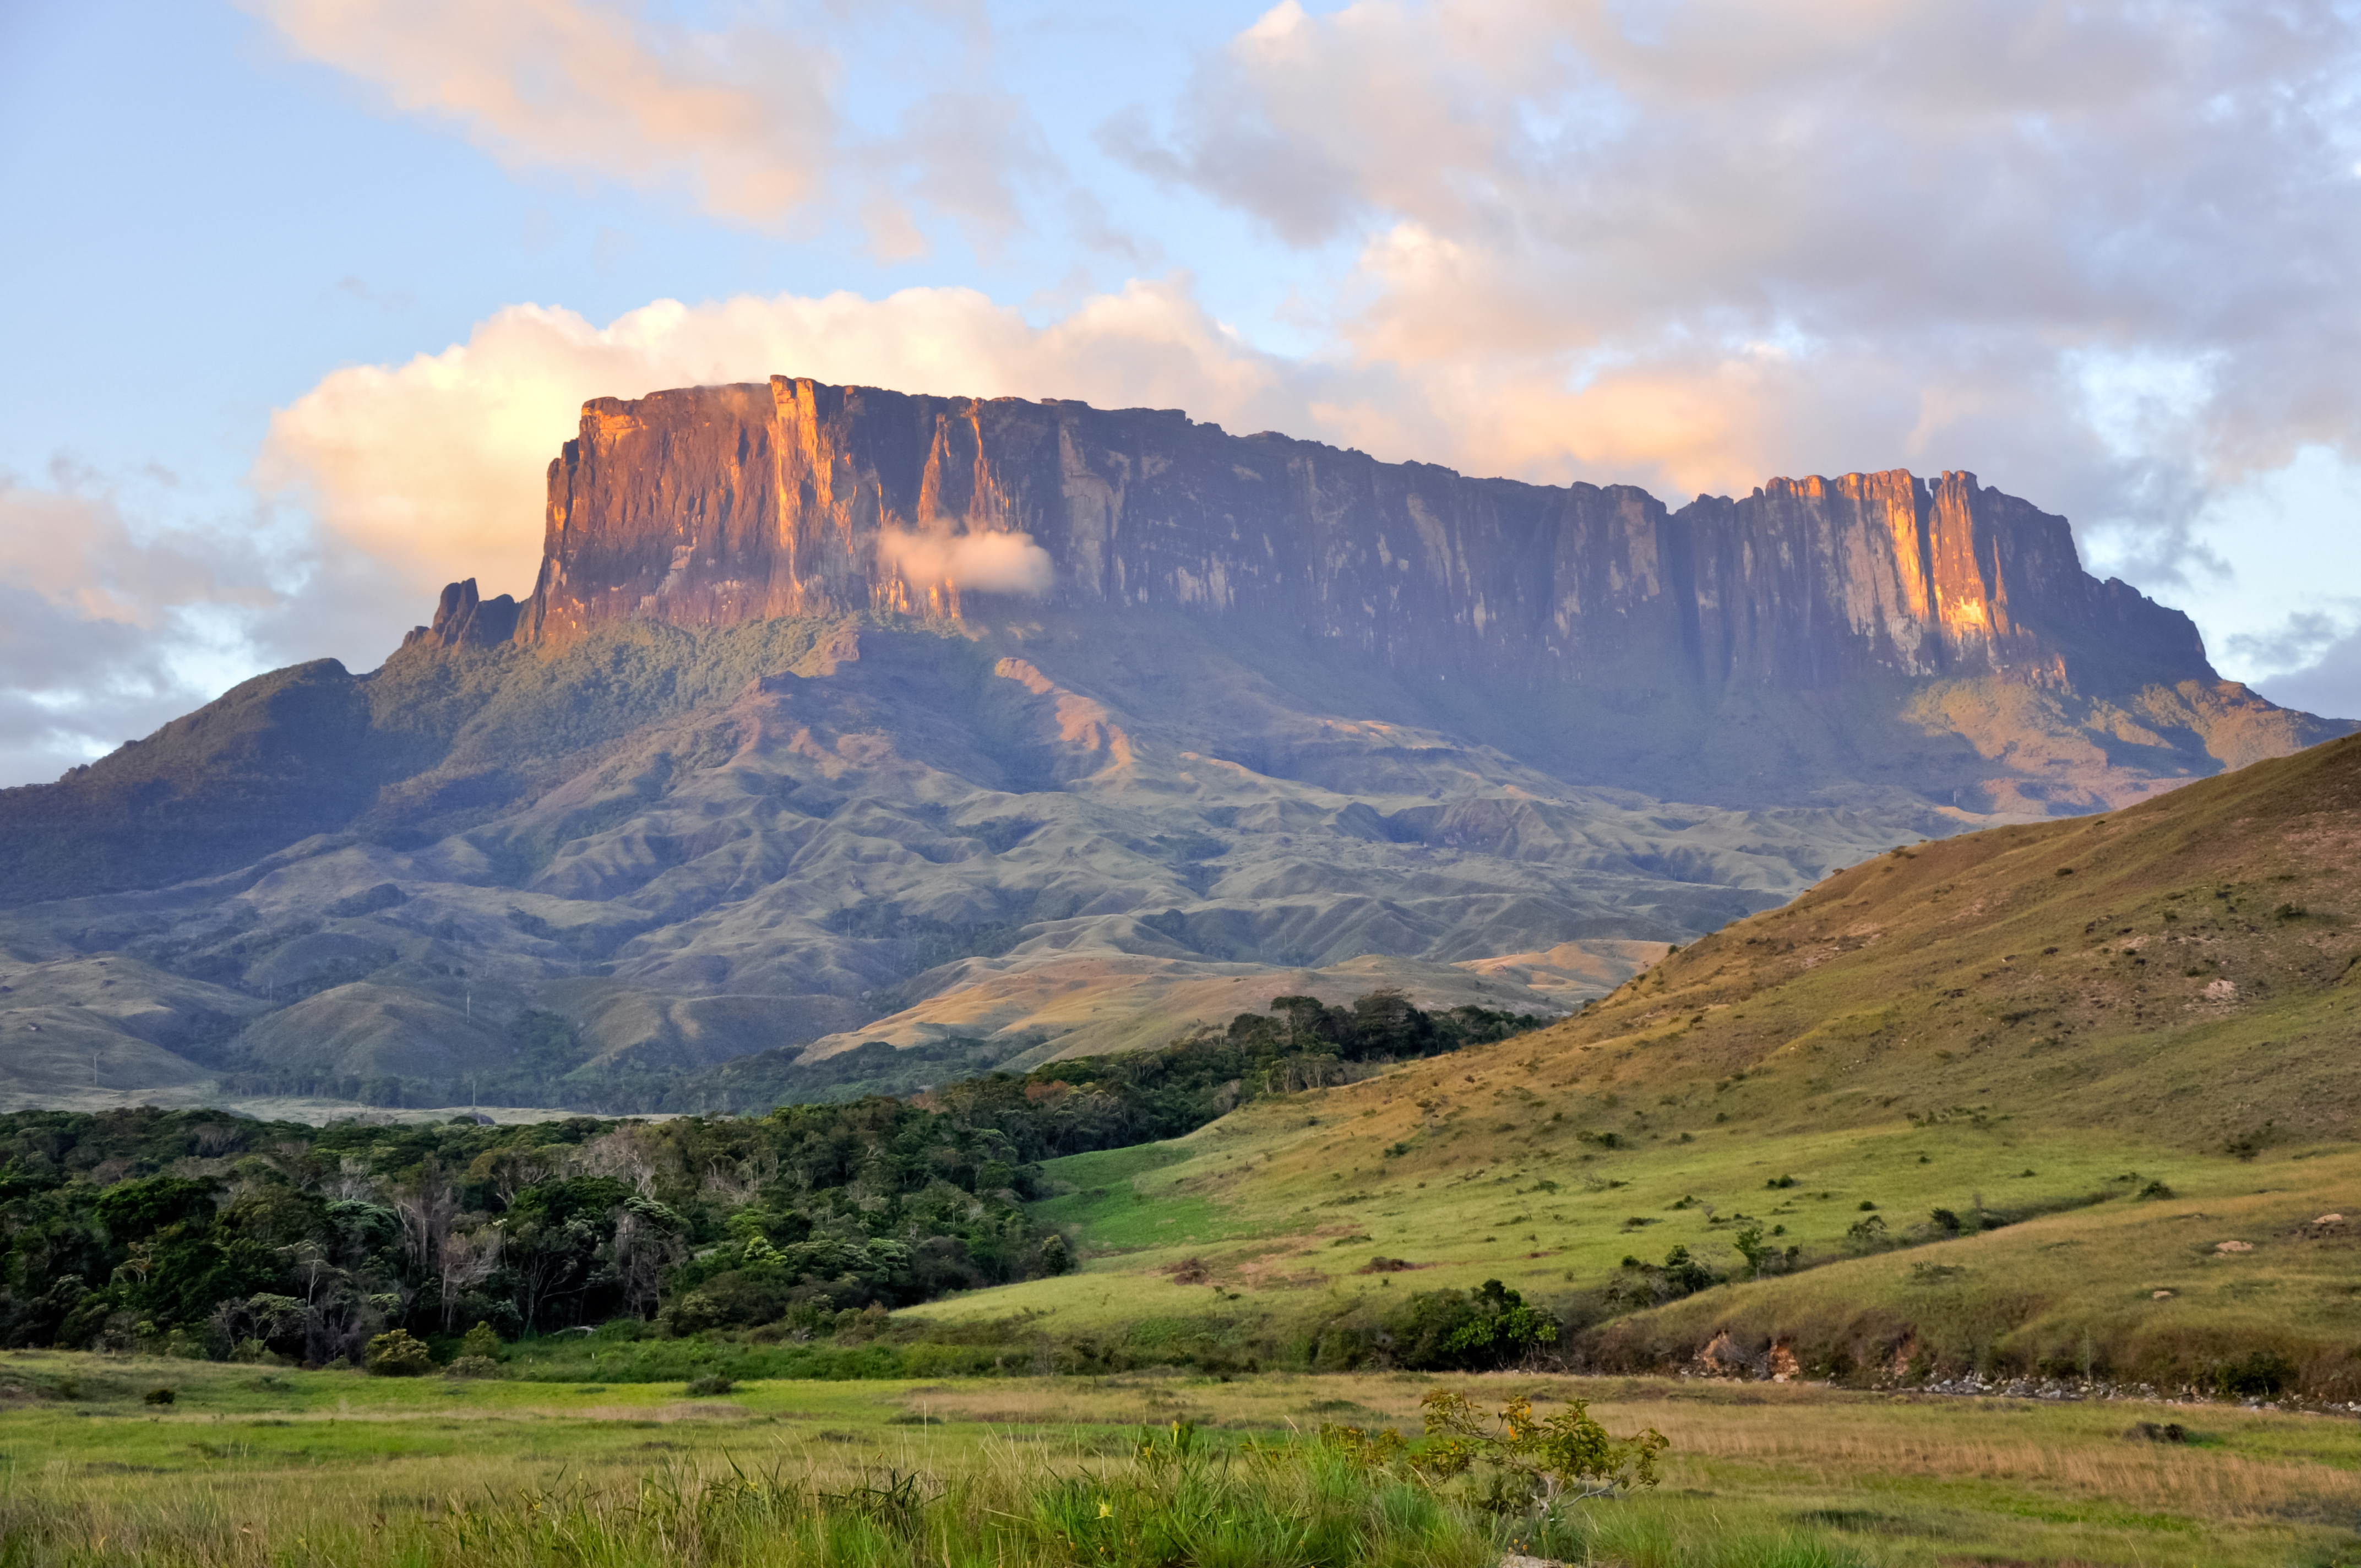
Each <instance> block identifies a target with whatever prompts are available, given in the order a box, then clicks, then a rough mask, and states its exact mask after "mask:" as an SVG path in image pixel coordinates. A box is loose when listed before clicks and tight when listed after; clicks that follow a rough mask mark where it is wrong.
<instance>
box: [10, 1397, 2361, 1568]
mask: <svg viewBox="0 0 2361 1568" xmlns="http://www.w3.org/2000/svg"><path fill="white" fill-rule="evenodd" d="M0 1382H5V1387H6V1388H7V1389H9V1390H11V1391H12V1396H11V1398H10V1399H9V1402H8V1403H7V1405H6V1406H5V1409H0V1453H5V1456H6V1457H5V1467H0V1477H5V1481H4V1482H0V1560H5V1561H7V1562H10V1563H28V1564H29V1563H73V1564H92V1565H97V1564H109V1565H112V1564H115V1563H135V1562H136V1563H169V1564H205V1565H210V1564H223V1565H225V1568H226V1565H232V1564H236V1565H241V1568H242V1565H244V1564H247V1563H253V1564H262V1563H272V1564H278V1563H337V1564H343V1563H352V1564H356V1565H360V1568H372V1565H374V1564H379V1563H387V1564H391V1563H416V1564H450V1565H452V1568H463V1565H464V1568H473V1565H475V1564H478V1563H654V1562H689V1563H749V1564H755V1563H762V1564H770V1563H779V1564H801V1563H876V1564H881V1565H884V1564H900V1563H911V1564H913V1565H915V1564H917V1563H941V1562H944V1561H946V1558H945V1556H944V1552H945V1551H946V1550H948V1551H949V1552H950V1557H949V1559H948V1561H950V1562H951V1563H953V1564H955V1565H959V1564H965V1563H986V1562H990V1563H1010V1564H1017V1563H1027V1564H1029V1563H1045V1564H1046V1563H1079V1562H1131V1561H1139V1562H1146V1561H1149V1560H1151V1558H1153V1560H1157V1561H1171V1562H1191V1563H1195V1562H1202V1563H1232V1564H1236V1565H1238V1568H1249V1565H1252V1564H1258V1563H1280V1562H1285V1563H1313V1562H1339V1563H1342V1562H1398V1563H1403V1564H1405V1565H1407V1564H1408V1563H1413V1562H1415V1563H1444V1564H1449V1563H1465V1564H1466V1568H1481V1564H1483V1563H1488V1562H1489V1561H1490V1559H1491V1555H1492V1554H1495V1553H1497V1552H1499V1551H1500V1550H1502V1549H1505V1548H1509V1547H1512V1546H1515V1545H1516V1544H1517V1543H1518V1542H1519V1541H1521V1542H1522V1543H1523V1549H1524V1550H1527V1551H1532V1552H1541V1553H1543V1554H1545V1555H1554V1556H1558V1557H1561V1558H1564V1559H1568V1560H1573V1561H1581V1560H1583V1558H1584V1556H1585V1554H1586V1553H1587V1554H1589V1555H1590V1556H1591V1557H1593V1558H1595V1559H1596V1560H1597V1561H1599V1562H1601V1563H1626V1564H1631V1565H1634V1568H1637V1565H1639V1564H1643V1563H1658V1564H1673V1563H1729V1564H1732V1565H1733V1568H1735V1565H1737V1564H1741V1563H1765V1564H1772V1563H1787V1564H1804V1563H1901V1564H1909V1563H1922V1564H1930V1565H1931V1564H1934V1563H1949V1562H1958V1561H1970V1560H1975V1559H1977V1558H1979V1557H1989V1558H1998V1559H2004V1560H2006V1559H2014V1560H2020V1561H2027V1562H2048V1561H2058V1560H2061V1559H2072V1560H2076V1561H2081V1562H2088V1563H2126V1564H2128V1563H2168V1562H2205V1563H2233V1564H2237V1563H2254V1564H2257V1565H2259V1564H2265V1563H2290V1562H2298V1561H2303V1560H2305V1559H2307V1558H2308V1557H2309V1558H2322V1557H2324V1555H2325V1554H2326V1553H2328V1552H2333V1551H2334V1550H2335V1549H2337V1548H2338V1547H2339V1546H2340V1545H2342V1544H2344V1543H2346V1542H2347V1541H2350V1540H2351V1534H2350V1531H2351V1527H2352V1522H2353V1521H2354V1520H2356V1519H2361V1424H2356V1423H2354V1422H2351V1421H2346V1420H2325V1419H2321V1418H2316V1417H2299V1416H2295V1415H2287V1414H2275V1413H2271V1412H2267V1411H2253V1410H2244V1409H2233V1408H2224V1407H2219V1406H2216V1407H2183V1408H2169V1407H2163V1406H2158V1405H2152V1404H2142V1403H2137V1402H2106V1401H2090V1402H2076V1403H2062V1404H2060V1403H2044V1402H2037V1401H2031V1400H1990V1399H1988V1400H1962V1399H1946V1398H1933V1397H1925V1396H1911V1397H1901V1396H1893V1395H1876V1394H1856V1393H1848V1392H1844V1391H1841V1390H1836V1389H1829V1388H1823V1387H1798V1386H1795V1385H1765V1384H1730V1383H1721V1382H1709V1381H1701V1380H1661V1379H1639V1378H1594V1379H1571V1378H1560V1377H1536V1376H1522V1375H1517V1374H1495V1375H1491V1376H1484V1377H1475V1378H1453V1379H1450V1382H1451V1384H1452V1386H1454V1387H1460V1388H1463V1389H1466V1390H1467V1391H1468V1392H1470V1393H1471V1395H1472V1396H1473V1397H1474V1398H1477V1399H1478V1400H1482V1401H1488V1402H1491V1403H1498V1402H1499V1400H1501V1399H1504V1398H1507V1397H1508V1396H1509V1395H1510V1394H1511V1393H1525V1394H1531V1395H1533V1396H1536V1397H1537V1398H1539V1399H1540V1400H1541V1401H1542V1402H1543V1403H1542V1408H1543V1409H1544V1410H1546V1409H1550V1408H1551V1402H1552V1401H1554V1400H1556V1399H1561V1398H1568V1397H1578V1398H1585V1399H1587V1400H1588V1401H1589V1402H1590V1408H1591V1412H1592V1414H1593V1415H1594V1416H1596V1417H1598V1419H1599V1420H1601V1421H1602V1422H1603V1423H1604V1424H1605V1425H1606V1426H1607V1428H1608V1429H1609V1431H1615V1432H1630V1431H1637V1430H1639V1429H1641V1428H1642V1427H1654V1428H1656V1429H1657V1430H1659V1431H1663V1432H1664V1434H1665V1435H1666V1437H1668V1438H1669V1439H1670V1440H1671V1443H1672V1446H1671V1449H1670V1451H1669V1452H1668V1453H1667V1454H1666V1455H1665V1458H1664V1483H1663V1485H1662V1486H1661V1487H1660V1488H1659V1489H1658V1490H1656V1491H1655V1492H1653V1493H1649V1494H1643V1495H1641V1496H1637V1497H1629V1498H1623V1499H1617V1500H1612V1501H1606V1502H1599V1503H1594V1504H1587V1505H1584V1506H1583V1507H1582V1508H1579V1509H1578V1510H1576V1511H1575V1512H1573V1513H1571V1514H1569V1515H1567V1516H1566V1517H1565V1518H1564V1519H1559V1520H1556V1521H1554V1522H1553V1523H1552V1524H1550V1525H1549V1526H1547V1527H1546V1528H1542V1527H1540V1526H1539V1524H1538V1521H1535V1520H1532V1519H1521V1520H1520V1519H1501V1520H1492V1519H1486V1518H1479V1517H1476V1516H1472V1515H1461V1514H1458V1513H1454V1512H1453V1511H1452V1510H1451V1509H1449V1508H1442V1509H1440V1510H1439V1511H1438V1509H1437V1508H1436V1507H1434V1506H1433V1500H1432V1499H1422V1498H1421V1497H1417V1496H1413V1495H1411V1494H1408V1493H1401V1492H1398V1491H1397V1492H1387V1491H1384V1490H1383V1489H1381V1488H1380V1489H1369V1488H1363V1489H1362V1491H1361V1492H1358V1493H1355V1494H1353V1495H1351V1496H1343V1495H1341V1494H1339V1493H1338V1490H1337V1488H1338V1487H1339V1486H1340V1485H1341V1483H1339V1482H1338V1481H1337V1479H1336V1478H1335V1477H1334V1475H1331V1474H1328V1473H1326V1472H1322V1471H1319V1470H1318V1469H1317V1467H1316V1466H1315V1467H1312V1468H1310V1469H1300V1470H1297V1471H1290V1472H1289V1473H1288V1474H1286V1475H1261V1473H1258V1472H1255V1471H1253V1470H1252V1469H1251V1467H1250V1466H1246V1458H1245V1452H1246V1449H1245V1445H1246V1443H1247V1442H1249V1441H1250V1440H1251V1441H1254V1442H1262V1443H1273V1442H1279V1443H1289V1442H1295V1443H1301V1442H1303V1441H1305V1440H1308V1439H1310V1438H1312V1437H1313V1436H1314V1435H1316V1433H1317V1431H1318V1429H1319V1427H1320V1426H1321V1424H1322V1423H1323V1422H1336V1423H1344V1424H1354V1425H1360V1426H1365V1427H1369V1426H1383V1425H1394V1426H1398V1427H1400V1428H1402V1429H1403V1430H1405V1431H1412V1432H1414V1431H1416V1430H1417V1421H1418V1400H1419V1398H1420V1396H1421V1395H1422V1393H1423V1392H1424V1391H1425V1390H1426V1388H1427V1387H1430V1386H1431V1385H1432V1382H1433V1380H1432V1379H1429V1378H1423V1377H1414V1376H1406V1375H1399V1374H1387V1375H1380V1376H1304V1375H1265V1376H1246V1377H1239V1378H1236V1379H1235V1380H1234V1381H1229V1382H1223V1381H1218V1380H1216V1379H1213V1378H1207V1377H1188V1376H1177V1375H1171V1374H1161V1375H1133V1376H1117V1377H1104V1378H1080V1377H1005V1378H988V1379H973V1378H970V1379H943V1380H938V1381H932V1382H910V1381H902V1382H895V1383H865V1384H851V1383H793V1382H771V1383H762V1384H756V1385H752V1386H750V1387H741V1389H739V1390H737V1391H735V1392H733V1393H731V1394H730V1395H729V1396H727V1397H724V1398H689V1397H687V1396H686V1394H685V1393H684V1392H683V1389H682V1387H681V1386H680V1385H679V1384H617V1385H614V1386H611V1387H600V1386H598V1385H596V1384H588V1385H574V1384H535V1383H527V1382H520V1381H485V1382H473V1381H456V1380H450V1379H444V1378H420V1379H412V1380H401V1379H381V1378H370V1377H366V1376H360V1375H357V1374H355V1373H351V1372H320V1373H302V1372H291V1371H278V1372H271V1371H258V1370H257V1369H253V1368H247V1367H236V1366H225V1365H214V1364H208V1363H189V1362H170V1361H160V1360H144V1361H142V1360H110V1359H105V1358H100V1357H94V1356H87V1355H72V1354H49V1353H20V1354H10V1355H7V1356H5V1357H0ZM68 1382H71V1385H72V1387H73V1389H74V1392H75V1393H76V1394H77V1395H78V1397H77V1398H60V1397H58V1393H59V1390H60V1386H61V1385H63V1384H66V1383H68ZM166 1386H170V1387H173V1388H174V1390H175V1398H174V1401H173V1403H172V1404H170V1406H163V1407H159V1406H151V1405H148V1404H147V1403H145V1402H144V1399H143V1396H144V1394H145V1393H146V1392H148V1390H150V1389H152V1388H155V1387H166ZM1174 1420H1188V1421H1193V1422H1195V1423H1198V1424H1199V1426H1200V1427H1201V1429H1202V1433H1203V1438H1202V1441H1203V1442H1204V1444H1205V1446H1206V1452H1207V1453H1209V1454H1211V1455H1214V1456H1224V1455H1225V1456H1227V1457H1226V1459H1225V1460H1224V1463H1225V1464H1228V1465H1229V1466H1230V1469H1229V1470H1228V1471H1226V1472H1224V1474H1225V1475H1228V1476H1229V1479H1228V1480H1224V1481H1223V1482H1221V1485H1222V1486H1235V1487H1237V1488H1244V1489H1243V1490H1233V1491H1231V1492H1223V1493H1220V1494H1219V1495H1218V1496H1213V1497H1212V1500H1211V1501H1207V1496H1208V1495H1207V1494H1204V1493H1202V1491H1200V1492H1193V1493H1190V1494H1188V1495H1187V1496H1185V1497H1183V1496H1180V1495H1177V1494H1176V1495H1175V1496H1173V1497H1168V1498H1166V1499H1165V1501H1166V1502H1170V1503H1171V1504H1172V1505H1173V1507H1175V1508H1180V1515H1178V1516H1174V1517H1173V1518H1166V1519H1162V1521H1161V1522H1159V1523H1158V1524H1157V1525H1156V1527H1155V1528H1156V1529H1157V1530H1165V1531H1167V1532H1168V1535H1169V1532H1170V1531H1171V1530H1177V1529H1179V1528H1180V1525H1179V1524H1177V1523H1175V1519H1176V1518H1177V1519H1181V1520H1182V1522H1185V1520H1186V1519H1197V1520H1198V1521H1199V1525H1200V1526H1202V1530H1201V1532H1200V1533H1199V1534H1197V1535H1192V1536H1191V1537H1190V1538H1189V1540H1190V1541H1191V1542H1193V1543H1194V1544H1192V1545H1191V1546H1190V1547H1189V1549H1188V1551H1187V1552H1183V1553H1182V1554H1181V1555H1179V1556H1174V1557H1170V1558H1155V1557H1154V1556H1153V1553H1149V1552H1148V1546H1149V1544H1151V1543H1150V1542H1149V1541H1148V1538H1147V1537H1145V1536H1141V1537H1139V1538H1137V1539H1133V1538H1130V1537H1126V1538H1125V1539H1126V1541H1130V1544H1129V1545H1123V1546H1122V1551H1124V1552H1135V1553H1136V1554H1135V1555H1134V1556H1130V1557H1126V1556H1123V1555H1121V1554H1120V1553H1118V1554H1117V1555H1114V1556H1107V1557H1102V1556H1099V1555H1096V1554H1095V1553H1096V1547H1095V1546H1094V1545H1091V1543H1089V1542H1087V1541H1086V1542H1083V1543H1082V1546H1081V1547H1076V1546H1070V1545H1068V1544H1064V1542H1065V1541H1066V1540H1067V1538H1068V1536H1071V1534H1072V1530H1071V1527H1072V1526H1073V1525H1075V1524H1076V1522H1077V1521H1076V1519H1075V1518H1074V1510H1075V1508H1076V1507H1077V1506H1078V1505H1077V1502H1076V1499H1078V1498H1083V1497H1087V1498H1088V1500H1089V1503H1090V1512H1089V1515H1088V1517H1087V1518H1086V1519H1082V1520H1081V1521H1080V1522H1081V1523H1082V1524H1083V1525H1086V1526H1089V1527H1090V1528H1093V1529H1095V1528H1096V1526H1095V1524H1094V1522H1093V1521H1095V1519H1096V1513H1095V1510H1096V1508H1097V1505H1098V1503H1099V1502H1101V1501H1107V1502H1110V1503H1112V1504H1113V1505H1115V1506H1116V1507H1118V1508H1122V1509H1124V1510H1126V1513H1125V1515H1124V1517H1126V1518H1129V1517H1131V1515H1132V1514H1133V1513H1135V1512H1137V1509H1138V1508H1142V1507H1146V1506H1148V1504H1150V1503H1154V1502H1155V1497H1150V1496H1149V1493H1150V1492H1152V1490H1153V1488H1152V1487H1150V1488H1148V1491H1143V1490H1142V1488H1143V1487H1148V1482H1149V1480H1150V1479H1152V1477H1149V1476H1147V1475H1144V1474H1143V1473H1141V1472H1140V1469H1139V1465H1138V1464H1137V1459H1136V1451H1137V1442H1138V1439H1139V1436H1140V1434H1141V1433H1142V1432H1143V1431H1151V1432H1152V1431H1169V1430H1170V1423H1171V1422H1172V1421H1174ZM2141 1420H2147V1421H2151V1422H2158V1421H2163V1420H2173V1421H2177V1422H2180V1423H2182V1424H2183V1425H2184V1427H2185V1428H2186V1429H2187V1430H2186V1434H2185V1435H2187V1436H2188V1437H2189V1439H2190V1440H2191V1441H2189V1442H2183V1443H2162V1442H2148V1441H2144V1440H2142V1439H2139V1438H2138V1437H2136V1436H2128V1435H2126V1434H2127V1433H2129V1432H2130V1431H2132V1429H2133V1427H2134V1424H2135V1423H2136V1422H2137V1421H2141ZM1242 1466H1244V1467H1243V1468H1241V1467H1242ZM1257 1475H1260V1478H1259V1479H1256V1478H1255V1477H1256V1476H1257ZM907 1477H917V1478H918V1479H917V1480H916V1481H914V1482H909V1483H907V1486H915V1487H916V1488H917V1490H916V1492H915V1493H913V1494H911V1495H913V1496H916V1497H920V1498H922V1499H923V1504H924V1506H923V1507H922V1508H919V1509H918V1514H919V1516H920V1517H921V1519H922V1524H921V1526H919V1527H917V1528H904V1527H903V1526H900V1525H895V1526H893V1527H892V1528H886V1527H885V1526H884V1525H882V1524H881V1523H880V1522H879V1519H878V1517H876V1516H877V1511H878V1510H879V1509H881V1508H883V1509H885V1510H886V1511H888V1512H891V1511H893V1510H894V1509H895V1508H901V1507H902V1505H901V1504H898V1503H895V1502H893V1501H892V1499H891V1498H890V1497H888V1498H884V1499H880V1498H878V1497H866V1496H865V1493H864V1489H871V1490H878V1489H882V1490H884V1491H885V1492H888V1493H891V1492H892V1491H893V1490H894V1489H895V1487H901V1486H905V1485H906V1484H905V1479H904V1478H907ZM1248 1482H1251V1483H1252V1484H1251V1486H1248V1484H1247V1483H1248ZM1158 1484H1159V1485H1161V1484H1162V1483H1160V1482H1159V1483H1158ZM1323 1488H1325V1490H1323ZM1159 1496H1160V1494H1159ZM829 1497H840V1498H841V1497H856V1498H857V1499H862V1498H865V1500H857V1506H852V1507H851V1512H850V1513H848V1512H846V1511H845V1510H844V1509H843V1508H838V1507H837V1506H836V1505H835V1504H832V1503H829V1501H828V1500H827V1499H829ZM1126 1499H1127V1500H1126ZM1192 1499H1193V1500H1192ZM1184 1505H1185V1506H1184ZM1157 1506H1159V1507H1160V1506H1162V1505H1161V1504H1157ZM1209 1510H1210V1513H1209ZM1224 1510H1227V1512H1226V1513H1224ZM1323 1510H1324V1511H1323ZM1213 1515H1220V1516H1221V1517H1222V1519H1227V1520H1228V1521H1229V1522H1228V1523H1226V1524H1223V1525H1222V1527H1221V1529H1220V1530H1213V1526H1212V1525H1210V1524H1205V1523H1204V1520H1205V1519H1208V1518H1211V1517H1212V1516H1213ZM1306 1520H1311V1521H1312V1523H1313V1524H1316V1525H1317V1529H1316V1530H1315V1529H1312V1528H1311V1527H1310V1526H1307V1525H1306V1523H1305V1521H1306ZM1323 1521H1324V1522H1323ZM1216 1522H1219V1521H1216ZM1190 1528H1191V1529H1198V1528H1199V1526H1191V1527H1190ZM1060 1530H1066V1532H1067V1533H1066V1535H1060V1533H1059V1531H1060ZM1323 1532H1324V1533H1323ZM946 1538H948V1541H949V1545H948V1548H946V1545H945V1541H946ZM1075 1539H1077V1540H1079V1539H1080V1538H1075ZM1323 1542H1325V1543H1326V1544H1324V1545H1323V1544H1321V1543H1323ZM1290 1543H1292V1544H1290ZM1116 1544H1118V1545H1121V1542H1117V1543H1116ZM1347 1546H1349V1548H1350V1551H1351V1552H1358V1553H1360V1554H1361V1555H1359V1556H1349V1555H1330V1556H1325V1557H1323V1556H1321V1555H1319V1553H1320V1552H1333V1553H1340V1554H1341V1553H1344V1552H1345V1551H1346V1549H1347ZM1315 1547H1316V1548H1317V1551H1315V1550H1314V1548H1315ZM1084 1548H1087V1550H1085V1549H1084ZM1137 1553H1148V1554H1147V1555H1137Z"/></svg>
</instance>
